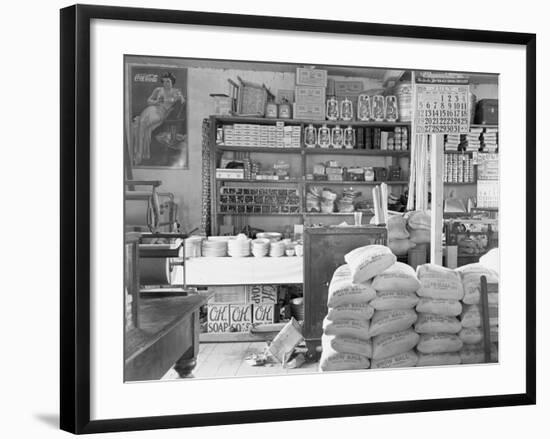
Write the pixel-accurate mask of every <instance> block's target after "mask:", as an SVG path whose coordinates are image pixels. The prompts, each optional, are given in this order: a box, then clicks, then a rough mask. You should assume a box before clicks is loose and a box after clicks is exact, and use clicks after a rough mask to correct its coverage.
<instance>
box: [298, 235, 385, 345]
mask: <svg viewBox="0 0 550 439" xmlns="http://www.w3.org/2000/svg"><path fill="white" fill-rule="evenodd" d="M386 241H387V229H386V228H385V227H380V226H361V227H308V228H306V229H305V230H304V306H305V310H304V311H305V318H304V328H303V334H304V338H305V339H306V343H307V345H308V351H309V352H310V353H311V354H313V353H314V352H315V349H316V348H317V346H319V345H320V342H321V335H322V333H323V328H322V325H323V319H324V318H325V316H326V315H327V296H328V286H329V283H330V280H331V279H332V274H333V273H334V270H336V268H338V267H339V266H340V265H343V264H345V261H344V255H345V254H346V253H348V252H349V251H351V250H353V249H355V248H357V247H361V246H364V245H370V244H382V245H385V244H386Z"/></svg>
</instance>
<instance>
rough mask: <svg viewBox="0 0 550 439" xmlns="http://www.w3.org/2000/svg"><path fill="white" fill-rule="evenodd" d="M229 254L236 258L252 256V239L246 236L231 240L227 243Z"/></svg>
mask: <svg viewBox="0 0 550 439" xmlns="http://www.w3.org/2000/svg"><path fill="white" fill-rule="evenodd" d="M243 236H244V235H243ZM227 253H228V254H229V256H232V257H234V258H244V257H246V256H250V239H248V238H247V237H246V236H244V237H237V238H235V239H230V240H229V241H227Z"/></svg>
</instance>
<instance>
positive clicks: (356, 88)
mask: <svg viewBox="0 0 550 439" xmlns="http://www.w3.org/2000/svg"><path fill="white" fill-rule="evenodd" d="M362 91H363V81H334V95H335V96H358V95H359V94H361V92H362Z"/></svg>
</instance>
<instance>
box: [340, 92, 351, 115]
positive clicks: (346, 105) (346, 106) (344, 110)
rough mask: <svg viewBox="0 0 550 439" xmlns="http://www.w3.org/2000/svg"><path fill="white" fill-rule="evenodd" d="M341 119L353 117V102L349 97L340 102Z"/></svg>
mask: <svg viewBox="0 0 550 439" xmlns="http://www.w3.org/2000/svg"><path fill="white" fill-rule="evenodd" d="M340 119H342V120H345V121H350V120H352V119H353V104H352V102H351V101H350V100H349V99H348V98H347V97H346V98H344V99H343V100H342V103H341V104H340Z"/></svg>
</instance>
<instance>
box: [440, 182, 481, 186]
mask: <svg viewBox="0 0 550 439" xmlns="http://www.w3.org/2000/svg"><path fill="white" fill-rule="evenodd" d="M443 184H446V185H449V186H471V185H474V184H477V181H468V182H464V181H462V182H458V181H456V182H451V181H444V182H443Z"/></svg>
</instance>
